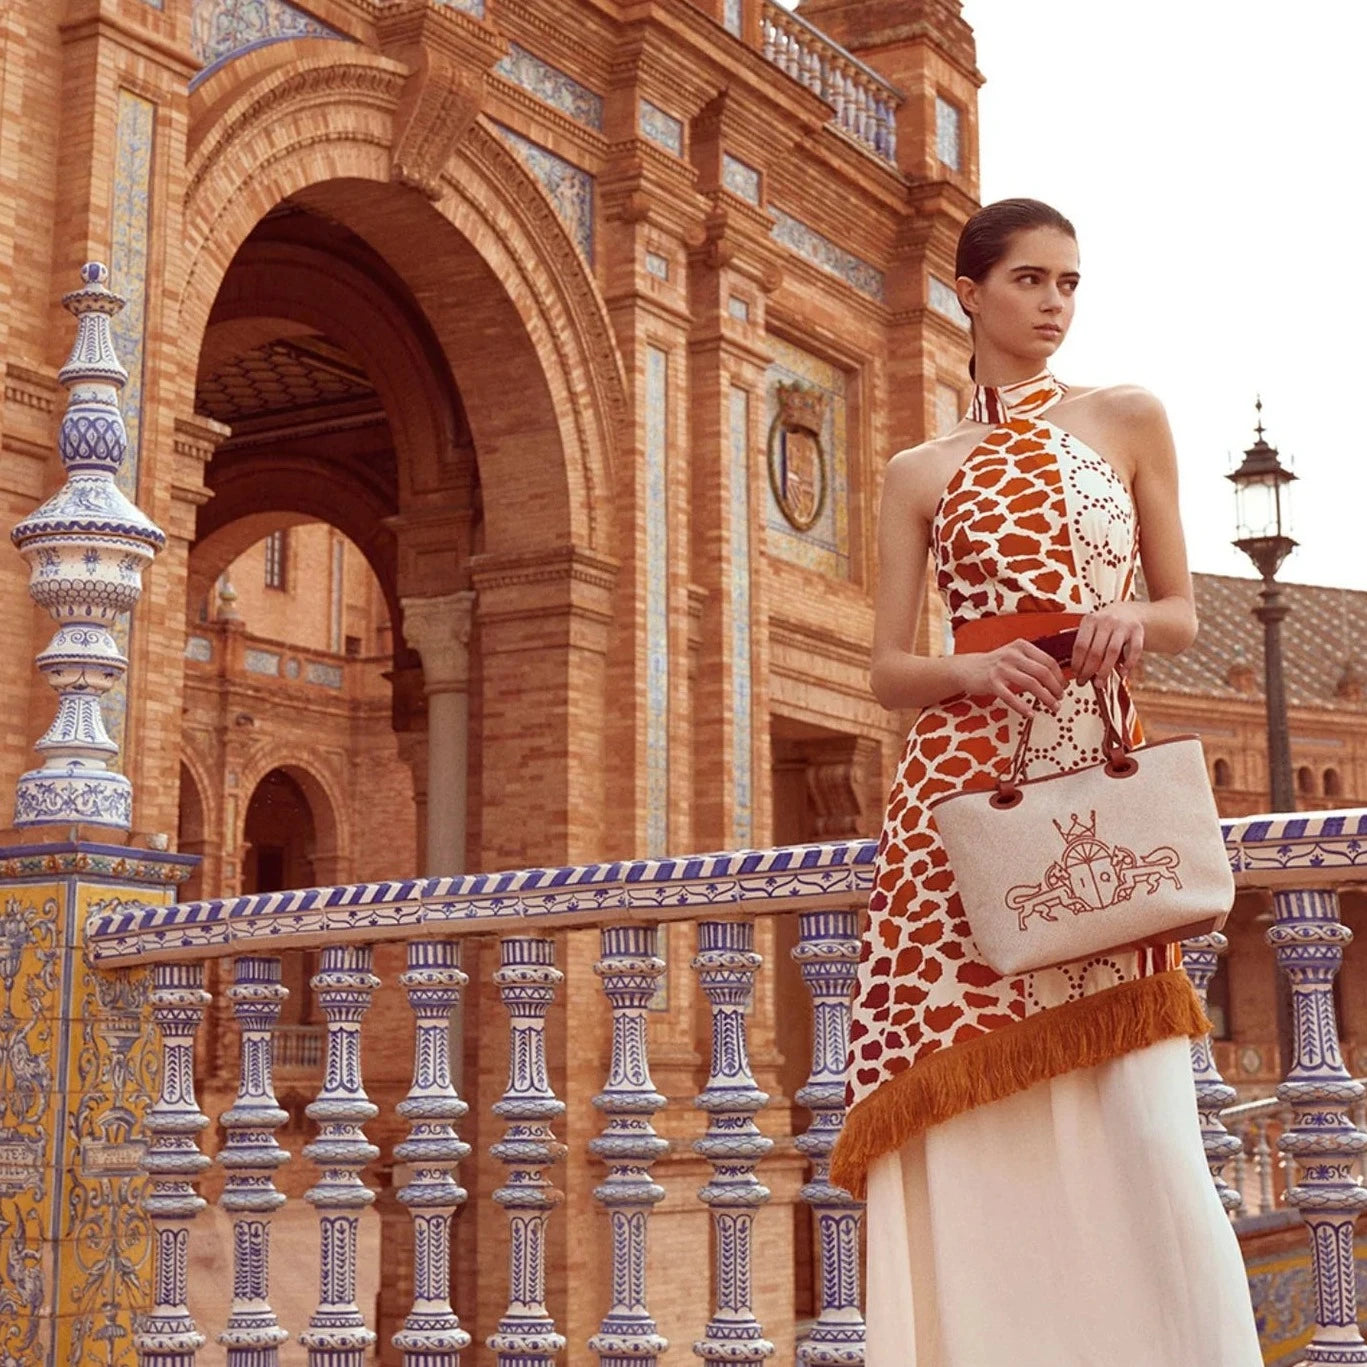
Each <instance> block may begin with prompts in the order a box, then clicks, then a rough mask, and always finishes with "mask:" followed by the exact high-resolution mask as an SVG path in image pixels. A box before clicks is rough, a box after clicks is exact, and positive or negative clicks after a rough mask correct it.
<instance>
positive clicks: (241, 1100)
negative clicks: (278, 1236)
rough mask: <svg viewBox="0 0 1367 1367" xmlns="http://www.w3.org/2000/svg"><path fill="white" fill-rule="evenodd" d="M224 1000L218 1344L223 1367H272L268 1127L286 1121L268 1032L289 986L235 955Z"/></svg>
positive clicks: (272, 1194) (277, 1340) (262, 963)
mask: <svg viewBox="0 0 1367 1367" xmlns="http://www.w3.org/2000/svg"><path fill="white" fill-rule="evenodd" d="M233 978H234V981H233V985H232V986H231V987H230V988H229V989H228V999H229V1001H231V1002H232V1004H233V1010H234V1012H235V1014H236V1016H237V1021H238V1025H239V1026H240V1027H241V1033H242V1048H241V1066H240V1071H239V1074H238V1083H237V1099H236V1101H234V1103H233V1105H232V1109H231V1110H228V1111H225V1112H224V1113H223V1115H222V1117H221V1123H222V1125H223V1128H224V1130H226V1131H227V1137H226V1139H225V1140H224V1143H223V1147H222V1149H220V1150H219V1154H218V1162H219V1165H220V1166H221V1167H222V1168H223V1170H224V1174H225V1177H224V1183H223V1194H222V1196H221V1197H220V1198H219V1205H221V1206H222V1207H223V1209H224V1210H226V1211H227V1212H228V1214H229V1215H231V1216H232V1219H233V1302H232V1307H231V1309H230V1310H229V1312H228V1325H227V1328H226V1329H225V1330H224V1331H223V1332H222V1333H221V1334H219V1336H218V1341H219V1342H220V1343H221V1344H224V1345H225V1346H226V1347H227V1349H228V1367H277V1364H278V1362H279V1361H280V1344H282V1343H283V1342H284V1341H285V1340H286V1339H287V1338H289V1335H288V1334H287V1333H286V1332H285V1331H284V1330H283V1329H282V1328H281V1327H280V1323H279V1321H278V1320H277V1319H276V1317H275V1311H274V1310H272V1309H271V1305H270V1299H269V1286H270V1256H271V1245H270V1238H271V1216H272V1215H273V1214H274V1212H275V1211H277V1210H279V1208H280V1207H281V1206H282V1205H284V1204H285V1194H284V1193H283V1192H282V1191H278V1190H277V1189H276V1186H275V1176H274V1174H275V1170H276V1168H278V1167H279V1166H280V1165H281V1164H282V1163H287V1162H288V1161H289V1154H288V1153H287V1152H286V1151H285V1150H284V1149H282V1148H281V1147H280V1145H279V1144H277V1143H276V1142H275V1135H274V1131H275V1130H276V1129H278V1128H279V1127H280V1126H281V1125H283V1124H284V1123H285V1121H286V1120H288V1119H289V1116H288V1115H287V1114H286V1112H284V1111H283V1110H281V1109H280V1106H279V1104H278V1103H277V1101H276V1099H275V1087H274V1083H273V1081H272V1078H271V1037H272V1032H273V1031H274V1029H275V1026H276V1024H277V1022H278V1021H279V1020H280V1008H281V1006H282V1004H283V1003H284V1001H285V998H286V997H288V996H289V989H288V988H286V987H285V986H284V985H283V984H282V983H281V981H280V960H279V959H275V958H256V957H253V956H251V955H245V954H244V955H243V956H242V957H241V958H239V959H238V960H237V961H236V964H235V965H234V975H233Z"/></svg>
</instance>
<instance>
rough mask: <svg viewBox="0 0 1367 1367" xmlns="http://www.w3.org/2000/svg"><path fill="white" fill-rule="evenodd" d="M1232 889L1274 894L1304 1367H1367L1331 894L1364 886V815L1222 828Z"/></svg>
mask: <svg viewBox="0 0 1367 1367" xmlns="http://www.w3.org/2000/svg"><path fill="white" fill-rule="evenodd" d="M1225 841H1226V845H1227V846H1228V847H1229V848H1230V851H1231V863H1232V865H1233V867H1234V877H1235V882H1236V883H1237V884H1238V885H1240V886H1243V887H1265V888H1270V889H1271V891H1272V904H1273V911H1274V920H1273V924H1272V925H1271V926H1270V927H1269V928H1268V931H1267V940H1268V943H1269V944H1270V945H1271V946H1272V947H1273V949H1274V950H1275V952H1276V955H1277V962H1278V964H1279V965H1280V966H1281V968H1282V970H1283V971H1284V972H1285V973H1286V975H1287V978H1288V979H1289V980H1290V984H1291V1002H1292V1013H1293V1025H1294V1029H1293V1041H1292V1048H1293V1052H1294V1057H1293V1059H1292V1060H1291V1065H1290V1068H1289V1070H1288V1072H1287V1075H1286V1078H1285V1080H1284V1081H1283V1082H1282V1083H1281V1085H1280V1086H1279V1087H1278V1088H1277V1096H1278V1097H1279V1098H1280V1099H1281V1100H1282V1101H1284V1102H1286V1103H1287V1104H1288V1105H1289V1106H1290V1107H1291V1109H1292V1120H1291V1123H1290V1125H1289V1126H1287V1128H1286V1129H1284V1130H1283V1131H1282V1134H1281V1136H1280V1138H1279V1139H1278V1140H1277V1147H1278V1149H1279V1150H1280V1151H1281V1152H1282V1153H1283V1154H1286V1155H1287V1156H1288V1157H1289V1158H1290V1159H1291V1160H1293V1162H1294V1165H1295V1168H1296V1173H1295V1181H1294V1183H1292V1182H1291V1181H1290V1179H1291V1177H1292V1174H1291V1173H1288V1189H1287V1192H1286V1201H1287V1204H1288V1205H1290V1206H1294V1207H1296V1208H1297V1209H1298V1210H1299V1211H1300V1214H1301V1217H1302V1219H1303V1220H1304V1221H1305V1223H1306V1225H1307V1227H1308V1229H1309V1234H1310V1256H1311V1267H1312V1273H1313V1277H1314V1284H1315V1301H1316V1308H1315V1318H1316V1326H1315V1331H1314V1334H1313V1336H1312V1337H1311V1340H1310V1343H1309V1345H1308V1346H1307V1347H1306V1350H1305V1358H1304V1363H1305V1364H1306V1367H1317V1365H1318V1364H1330V1363H1333V1364H1336V1365H1337V1367H1342V1364H1345V1363H1354V1364H1358V1367H1362V1365H1363V1364H1367V1342H1364V1341H1363V1337H1362V1333H1361V1331H1360V1330H1359V1328H1358V1323H1357V1268H1356V1261H1355V1257H1354V1244H1355V1240H1356V1227H1357V1220H1358V1216H1359V1215H1361V1214H1362V1211H1363V1210H1364V1209H1367V1187H1364V1186H1363V1185H1362V1184H1361V1182H1359V1180H1358V1177H1357V1174H1356V1172H1355V1171H1354V1169H1355V1166H1356V1165H1357V1163H1358V1162H1359V1160H1360V1159H1361V1157H1362V1155H1363V1153H1364V1152H1365V1151H1367V1134H1364V1133H1363V1132H1362V1131H1361V1130H1359V1129H1358V1128H1357V1127H1356V1125H1355V1124H1354V1123H1353V1121H1352V1119H1351V1112H1352V1110H1353V1108H1355V1107H1356V1106H1357V1104H1358V1103H1359V1102H1360V1101H1361V1100H1362V1097H1363V1092H1364V1089H1363V1084H1362V1083H1360V1082H1356V1081H1354V1080H1353V1078H1352V1077H1351V1076H1350V1075H1349V1073H1348V1070H1347V1069H1346V1068H1345V1067H1344V1066H1343V1059H1342V1057H1341V1056H1340V1053H1339V1036H1338V1020H1337V1016H1336V1013H1335V1009H1334V978H1335V976H1336V975H1337V973H1338V971H1339V968H1340V967H1341V965H1342V963H1343V949H1344V946H1345V945H1347V944H1348V942H1349V941H1350V940H1351V939H1352V938H1353V936H1352V931H1350V930H1349V929H1348V927H1347V926H1345V925H1344V924H1343V921H1342V919H1341V917H1340V915H1339V901H1338V892H1337V890H1336V884H1338V883H1340V882H1344V881H1356V880H1357V879H1360V878H1361V876H1362V874H1361V869H1362V867H1363V866H1367V813H1364V812H1315V813H1312V814H1307V815H1304V816H1277V817H1254V818H1252V819H1247V820H1242V821H1235V822H1231V823H1226V835H1225Z"/></svg>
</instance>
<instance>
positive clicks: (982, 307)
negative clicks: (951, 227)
mask: <svg viewBox="0 0 1367 1367" xmlns="http://www.w3.org/2000/svg"><path fill="white" fill-rule="evenodd" d="M1077 266H1078V258H1077V243H1076V242H1074V241H1073V239H1072V238H1071V237H1069V236H1068V234H1067V233H1064V232H1060V231H1059V230H1058V229H1057V228H1024V229H1022V230H1021V231H1020V232H1018V233H1016V234H1015V235H1014V236H1013V237H1012V239H1011V243H1010V245H1009V246H1008V247H1007V249H1006V253H1005V255H1003V257H1002V259H1001V260H1000V261H998V262H997V264H996V265H995V266H993V267H992V269H991V270H990V271H988V273H987V275H986V277H985V278H984V279H982V280H970V279H969V277H968V276H966V275H961V276H960V277H959V279H958V282H957V283H958V288H959V298H960V300H961V301H962V302H963V305H964V307H965V308H966V309H967V310H968V312H969V314H970V315H971V316H972V318H973V322H974V337H975V342H976V344H977V346H978V348H979V349H982V347H983V345H984V344H985V343H990V344H991V346H992V347H993V349H994V350H998V351H1002V352H1005V353H1006V354H1007V355H1010V356H1020V357H1023V358H1025V357H1028V358H1029V359H1031V360H1035V361H1039V362H1041V363H1042V362H1044V361H1046V360H1047V359H1048V358H1049V357H1050V356H1052V355H1053V354H1054V352H1056V351H1057V350H1058V349H1059V346H1060V345H1061V343H1062V342H1063V339H1064V338H1065V337H1066V336H1067V335H1068V328H1069V327H1070V326H1071V324H1072V321H1073V304H1074V299H1073V292H1074V290H1076V289H1077V283H1078V269H1077Z"/></svg>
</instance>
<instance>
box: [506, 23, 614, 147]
mask: <svg viewBox="0 0 1367 1367" xmlns="http://www.w3.org/2000/svg"><path fill="white" fill-rule="evenodd" d="M494 70H495V71H496V72H497V73H498V74H499V75H500V76H505V77H507V79H508V80H510V81H512V82H513V83H514V84H515V85H519V86H521V87H522V88H523V89H524V90H527V91H530V92H531V93H532V94H533V95H535V96H537V98H538V99H542V100H545V101H546V103H547V104H550V105H554V106H555V108H557V109H558V110H560V112H561V113H562V114H568V115H569V117H570V118H572V119H573V120H574V121H575V122H576V123H582V124H583V125H584V127H585V128H592V129H593V130H594V131H595V132H598V133H601V132H602V131H603V97H602V96H601V95H599V94H597V93H596V92H595V91H592V90H590V89H589V88H588V87H587V86H586V85H581V84H580V83H579V82H578V81H576V80H575V79H574V77H573V76H570V75H569V74H568V73H566V72H564V71H561V70H560V68H559V67H554V66H552V65H551V64H550V63H549V62H543V61H542V60H541V58H540V57H538V56H537V55H536V54H535V53H532V52H528V51H527V49H526V48H524V47H520V46H518V44H517V43H510V44H509V46H508V54H507V56H506V57H504V58H503V60H502V61H501V62H499V64H498V65H497V66H496V67H495V68H494Z"/></svg>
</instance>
